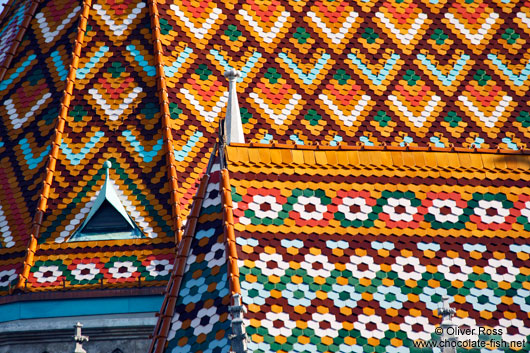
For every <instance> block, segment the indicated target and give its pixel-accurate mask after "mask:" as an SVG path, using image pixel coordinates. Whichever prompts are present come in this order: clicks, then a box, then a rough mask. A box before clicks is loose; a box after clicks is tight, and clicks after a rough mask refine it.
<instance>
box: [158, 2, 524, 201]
mask: <svg viewBox="0 0 530 353" xmlns="http://www.w3.org/2000/svg"><path fill="white" fill-rule="evenodd" d="M159 11H160V14H161V19H160V21H161V22H160V23H161V33H162V36H163V43H164V45H165V68H166V72H167V73H168V87H169V92H170V94H169V97H170V100H171V101H172V102H173V104H174V106H175V112H178V113H179V114H178V117H179V118H178V119H177V122H176V125H175V132H174V136H175V139H176V140H178V139H177V138H178V137H179V136H181V135H183V134H186V135H188V136H191V134H193V133H194V131H195V129H196V126H199V125H200V127H199V129H201V132H202V134H203V137H202V139H201V142H203V141H210V144H211V141H212V139H213V138H214V137H213V135H214V133H213V132H214V131H215V128H216V127H217V124H218V121H219V119H220V118H219V116H220V112H221V108H222V107H223V106H224V104H225V101H226V89H225V88H224V86H226V85H224V84H223V83H224V82H223V80H224V79H223V78H222V74H223V72H224V71H225V69H226V68H227V67H230V66H231V67H235V68H237V69H239V70H241V71H242V73H243V74H242V77H241V79H240V82H239V87H238V90H239V96H240V97H242V98H243V99H241V98H240V104H241V113H242V117H243V122H244V130H245V137H246V139H247V141H253V142H261V141H271V140H273V141H277V142H280V143H285V142H289V141H294V142H295V143H297V144H311V143H315V142H318V143H321V144H329V143H335V142H336V139H340V140H342V141H344V142H345V143H347V144H350V145H352V144H365V145H369V146H370V145H383V144H385V145H394V146H399V145H404V144H407V145H411V146H428V145H433V146H437V147H449V146H462V147H482V148H497V147H500V148H512V149H520V148H524V147H525V146H526V144H527V141H528V126H527V125H528V123H527V121H526V117H527V116H528V113H529V108H528V104H529V102H528V95H527V88H528V87H530V84H529V83H530V82H529V81H528V80H529V75H528V73H529V72H530V71H529V70H530V64H529V62H530V52H528V48H529V47H528V43H529V40H530V30H529V28H530V27H529V25H528V24H529V23H530V21H529V20H528V18H530V3H528V2H525V1H510V2H500V1H480V0H477V1H464V0H454V1H427V0H426V1H412V0H405V1H392V0H388V1H382V0H381V1H316V2H310V1H276V0H271V1H265V2H263V1H260V2H258V1H252V0H250V1H237V0H233V1H226V2H221V1H202V2H189V1H184V0H175V1H169V0H164V1H161V2H160V3H159ZM315 92H316V93H315ZM177 106H178V108H177ZM187 122H188V123H187ZM207 145H208V143H207ZM201 147H202V145H201V146H196V147H195V148H193V149H192V150H191V152H190V154H191V155H192V156H196V155H198V156H201V154H202V153H204V151H203V150H204V148H203V150H201V149H200V148H201ZM193 158H194V157H192V158H190V159H188V160H187V161H184V162H182V163H181V165H180V170H179V172H180V173H181V174H183V175H186V176H187V175H189V174H188V173H190V166H191V168H194V172H193V175H196V174H198V173H200V171H201V170H202V168H203V165H204V163H205V162H204V160H203V161H202V163H199V164H198V167H196V165H197V164H194V163H196V162H197V160H196V159H193ZM191 179H195V178H191ZM188 185H190V184H189V183H188V182H187V181H186V186H185V187H184V189H186V188H187V187H188ZM190 195H192V193H188V195H187V196H186V197H185V200H186V201H185V202H187V201H188V200H189V199H190Z"/></svg>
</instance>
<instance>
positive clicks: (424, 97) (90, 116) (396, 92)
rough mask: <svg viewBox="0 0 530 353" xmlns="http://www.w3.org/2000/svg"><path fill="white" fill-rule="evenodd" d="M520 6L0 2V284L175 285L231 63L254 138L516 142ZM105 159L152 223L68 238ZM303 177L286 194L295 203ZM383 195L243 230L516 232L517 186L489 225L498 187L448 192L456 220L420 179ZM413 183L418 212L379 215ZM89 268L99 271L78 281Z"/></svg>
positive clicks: (523, 131) (525, 5)
mask: <svg viewBox="0 0 530 353" xmlns="http://www.w3.org/2000/svg"><path fill="white" fill-rule="evenodd" d="M529 18H530V3H529V2H528V1H523V0H521V1H509V2H507V1H499V0H491V1H481V0H476V1H467V0H466V1H465V0H454V1H442V0H440V1H428V0H422V1H412V0H403V1H401V0H396V1H390V0H389V1H383V0H380V1H372V0H370V1H364V0H363V1H359V0H353V1H350V2H346V1H303V0H302V1H301V0H298V1H295V0H289V1H277V0H271V1H267V2H261V1H260V2H257V1H253V0H248V1H236V0H230V1H200V2H199V1H194V2H190V1H184V0H172V1H166V0H160V1H154V0H149V1H141V0H124V1H116V2H105V1H102V0H94V1H92V0H83V1H66V0H42V1H37V0H12V1H11V2H10V4H8V6H7V7H6V10H5V11H4V13H3V14H2V16H1V17H0V38H2V40H1V41H0V42H1V44H0V79H1V82H0V116H1V118H0V165H1V166H2V168H1V169H0V231H1V234H0V293H1V294H2V295H5V294H7V293H9V292H10V291H12V290H13V289H14V288H17V289H18V290H26V291H53V290H58V289H63V288H65V287H66V288H70V289H88V288H92V287H93V286H95V285H97V284H96V282H98V281H99V282H98V283H100V282H101V281H102V280H103V282H104V283H105V285H109V286H111V287H112V286H129V287H132V286H136V285H137V283H142V285H148V286H150V285H153V286H159V285H163V284H165V283H166V280H167V278H168V272H167V270H168V269H169V268H170V267H171V264H172V262H173V258H174V247H175V244H176V243H178V241H179V240H180V238H181V236H182V234H181V231H182V220H183V219H185V218H186V216H187V215H188V213H189V210H190V205H191V201H192V196H193V195H195V193H196V188H197V184H198V182H197V181H198V180H199V179H200V177H201V176H202V175H203V174H204V171H205V168H206V166H207V163H208V158H209V154H210V152H211V149H212V146H213V143H214V141H215V140H216V139H217V127H218V123H219V119H220V116H222V110H223V109H224V105H225V104H226V100H227V98H228V92H227V88H226V87H227V85H226V82H225V80H224V78H223V77H222V76H223V72H224V71H225V70H226V69H227V68H229V67H234V68H236V69H238V70H240V71H241V72H242V75H241V78H240V79H239V82H238V89H239V97H240V99H239V101H240V105H241V116H242V119H243V123H244V125H243V128H244V132H245V139H246V141H250V142H255V143H258V142H262V143H268V142H274V141H276V142H280V143H292V144H297V145H302V144H305V145H311V144H317V143H318V144H321V145H332V146H336V145H338V144H340V143H341V142H342V143H346V144H348V145H350V146H354V145H363V146H368V147H369V146H411V147H414V146H423V147H427V146H433V147H444V148H450V147H451V146H456V147H462V148H473V147H477V148H493V149H494V148H501V149H512V150H517V149H525V148H526V147H527V141H528V138H529V137H530V135H529V130H528V128H529V126H530V108H529V105H530V100H529V99H528V87H530V81H529V80H530V79H529V74H530V71H529V70H530V63H529V61H530V54H529V51H528V48H529V45H528V44H529V43H530V26H529V23H530V20H529ZM466 155H467V154H466ZM425 156H426V157H424V158H425V160H426V162H425V163H426V166H427V167H428V165H429V163H430V159H429V158H432V157H427V156H430V154H429V153H427V152H425ZM488 156H489V155H488ZM404 158H405V160H404V163H405V164H408V161H407V160H406V158H408V157H404ZM488 158H489V157H488ZM107 160H110V161H111V162H112V164H113V165H114V166H115V168H114V169H113V171H112V172H111V178H112V180H113V183H114V184H115V187H116V189H117V190H118V191H119V193H120V197H121V198H122V201H123V202H124V204H126V208H127V210H128V212H129V213H130V214H131V217H133V218H134V219H135V222H136V223H137V224H138V225H139V227H140V228H142V229H143V231H144V232H145V233H146V234H148V237H147V238H144V239H136V240H127V241H107V242H105V241H98V242H94V241H93V242H90V241H89V242H67V239H69V237H70V236H71V235H72V234H73V233H74V232H75V230H76V228H77V226H78V225H79V224H81V223H82V220H83V217H84V216H85V215H86V214H87V210H88V209H89V207H90V204H91V201H92V200H93V198H94V197H95V195H96V193H97V192H98V190H99V189H100V188H101V185H102V184H103V182H104V179H103V172H102V171H101V166H102V165H103V163H104V162H105V161H107ZM488 161H489V160H488ZM494 163H495V162H494ZM337 168H338V169H340V168H343V167H342V166H338V167H337ZM264 170H265V169H264ZM367 171H368V169H363V170H360V171H359V175H360V176H362V177H366V173H367ZM432 173H434V174H435V175H437V176H436V177H432V178H434V179H436V178H439V180H445V179H444V178H446V179H447V180H450V181H449V182H450V183H455V182H456V181H455V180H459V178H460V174H459V173H456V174H454V175H453V176H451V177H448V175H449V174H448V173H452V172H451V170H450V168H449V166H447V167H446V168H445V169H444V170H438V171H433V172H432ZM271 175H272V174H271ZM380 178H381V179H380V184H381V185H386V184H385V183H386V181H387V179H385V176H381V177H380ZM359 180H363V179H359ZM492 180H496V179H492ZM433 183H435V182H434V181H433ZM440 183H442V182H441V181H440ZM481 183H482V181H481ZM496 183H501V182H496ZM429 185H430V184H429ZM449 185H452V184H449ZM495 187H497V185H495ZM390 189H392V188H390ZM289 190H291V189H289ZM292 190H293V192H294V194H293V195H294V196H293V195H289V196H285V197H288V198H291V199H292V198H293V197H294V198H296V199H297V198H298V197H299V195H298V191H294V189H292ZM385 190H386V189H385ZM495 190H496V189H495ZM250 192H251V193H252V192H254V191H250ZM388 192H390V193H392V194H385V197H383V196H381V195H379V194H377V193H375V194H371V193H369V194H363V195H365V196H366V197H367V198H368V199H367V200H368V201H367V202H376V203H375V204H373V205H372V204H368V206H370V207H371V208H370V209H371V210H372V211H370V212H368V214H367V216H366V217H368V218H367V219H366V220H362V223H363V226H358V224H359V222H361V221H360V220H358V219H350V218H351V216H350V218H346V216H344V217H345V218H344V219H342V220H341V219H337V220H336V221H331V223H329V222H328V219H327V218H323V219H321V220H318V222H316V221H314V220H304V219H296V218H293V219H292V220H287V219H291V218H285V217H286V216H285V214H284V213H285V212H287V214H289V217H290V215H291V213H292V214H293V215H294V214H296V212H295V211H296V210H283V209H282V210H281V215H282V217H284V216H285V217H284V218H278V219H275V220H274V222H273V221H271V220H268V219H266V220H265V221H262V220H259V217H257V216H255V215H252V212H254V211H253V210H249V211H248V212H247V213H248V215H246V214H245V215H243V216H240V217H243V218H241V219H243V222H250V223H249V224H248V226H249V227H251V228H252V227H262V228H263V226H271V227H276V228H277V229H280V230H282V229H285V226H286V222H287V224H290V222H295V224H299V223H302V224H304V226H305V227H313V226H314V225H315V224H316V229H317V230H318V229H319V227H320V226H319V225H323V224H326V226H327V225H331V226H332V227H337V229H346V228H347V227H350V226H354V227H355V228H356V229H359V232H367V233H369V232H371V230H370V229H372V228H374V227H375V228H377V229H381V232H382V233H384V234H389V235H390V234H394V230H393V229H394V228H395V227H397V228H398V229H402V228H403V229H404V230H406V231H409V230H410V229H414V232H417V233H418V234H424V235H429V236H430V235H431V234H432V232H434V230H436V234H450V233H452V232H455V231H456V230H458V231H462V234H464V235H465V234H468V235H469V234H470V233H465V229H468V228H466V227H467V226H469V225H473V227H475V226H476V229H477V231H478V232H480V234H487V233H488V232H489V233H488V234H490V235H491V236H493V235H495V236H498V234H501V235H502V234H505V233H506V232H508V233H509V232H512V231H515V230H523V229H525V225H524V224H522V223H521V222H522V220H521V219H523V218H524V214H523V213H522V212H523V211H522V208H521V207H522V206H520V204H521V203H522V202H523V201H522V199H521V200H514V199H513V198H512V199H510V198H509V197H508V196H506V197H507V199H506V200H504V199H503V200H497V199H495V201H496V202H497V201H498V202H501V203H502V204H503V205H505V206H503V207H505V209H507V210H509V212H510V216H509V218H507V219H508V220H509V221H506V222H507V223H506V222H505V223H506V224H504V223H502V222H501V223H502V225H501V226H498V227H497V223H495V222H492V223H487V222H486V223H485V222H483V221H482V218H481V217H482V216H481V217H479V218H477V216H473V215H472V214H471V213H469V212H472V211H471V210H474V209H475V208H476V207H479V206H473V205H474V204H473V202H476V204H477V205H481V204H483V203H484V202H491V201H492V200H490V198H491V197H492V196H491V195H490V194H495V195H497V194H498V192H497V191H491V190H489V189H488V187H484V189H480V190H479V191H476V192H473V194H477V196H476V197H477V199H476V200H475V199H473V200H474V201H472V197H471V196H469V195H467V194H465V195H464V194H462V193H461V194H460V195H464V196H460V198H458V197H457V199H456V200H454V201H455V202H457V203H456V204H455V205H464V204H465V205H466V206H465V207H464V206H462V207H463V208H462V209H464V210H465V212H467V213H463V214H462V215H460V214H459V215H458V218H459V221H458V222H453V220H454V216H447V217H445V218H443V217H442V218H443V219H449V221H444V222H440V221H438V220H437V219H436V218H434V220H433V218H432V217H434V216H432V214H431V213H429V212H428V209H429V207H431V208H432V207H435V206H429V205H428V201H425V200H430V199H429V198H428V197H427V196H424V195H423V194H421V193H420V190H419V189H414V190H412V191H408V190H388ZM399 192H402V193H405V192H409V193H408V194H406V195H405V194H403V195H401V194H399ZM411 192H412V193H413V194H414V196H413V197H412V196H411V197H412V199H410V206H409V207H416V208H418V210H419V211H418V212H419V213H418V214H417V215H415V217H413V218H412V219H409V218H404V219H400V220H399V221H395V217H394V218H392V217H390V216H389V215H387V216H385V214H386V213H384V212H383V210H387V209H389V207H392V205H391V204H390V205H389V204H388V202H398V201H399V200H401V199H403V198H405V199H407V197H409V196H410V195H411V194H410V193H411ZM433 192H434V191H433ZM458 192H460V191H458ZM458 192H456V191H449V190H448V191H446V192H445V193H447V194H448V195H449V194H450V195H449V196H448V195H445V194H443V193H442V195H441V196H440V195H439V196H436V197H440V198H441V199H442V200H445V199H444V197H445V198H446V199H450V198H451V197H453V196H454V195H452V193H458ZM320 193H321V192H320V191H319V194H320ZM394 193H396V194H394ZM435 193H439V192H435ZM302 195H303V193H302ZM451 195H452V196H451ZM466 195H467V196H466ZM506 195H508V194H506ZM304 197H305V196H304ZM308 197H309V196H308ZM315 197H317V196H315ZM341 197H343V196H337V195H335V196H334V198H338V199H340V198H341ZM356 197H357V196H356ZM359 197H361V196H359ZM429 197H435V196H429ZM455 197H456V196H455ZM473 197H474V196H473ZM496 197H497V196H496ZM498 197H500V196H498ZM385 200H386V201H385ZM388 200H394V201H388ZM395 200H398V201H395ZM407 200H408V199H407ZM433 200H434V199H433ZM293 202H294V201H293ZM325 202H328V200H327V199H326V201H325ZM330 202H331V203H330V204H329V205H334V203H333V202H335V201H334V199H333V198H332V200H331V201H330ZM356 202H357V201H356ZM359 202H360V201H359ZM385 202H386V203H385ZM399 202H400V201H399ZM510 202H511V203H513V206H511V204H510ZM524 202H526V201H524ZM420 204H421V206H420ZM329 205H324V206H326V207H328V206H329ZM400 205H401V204H400ZM416 205H417V206H416ZM470 205H472V206H470ZM351 206H354V205H351ZM368 206H366V207H365V209H366V208H367V207H368ZM401 206H403V207H405V206H406V205H401ZM322 207H323V206H322ZM330 207H331V208H333V207H334V206H330ZM337 207H338V206H337ZM396 207H397V206H396ZM455 207H456V206H455ZM518 207H519V208H518ZM354 208H355V207H354ZM405 208H406V207H405ZM435 208H436V207H435ZM271 212H272V211H271ZM278 212H280V211H278ZM326 212H332V211H326ZM444 212H446V210H445V209H444ZM503 212H504V211H503ZM254 213H255V212H254ZM273 213H274V212H272V213H271V214H273ZM332 213H333V214H334V215H335V213H340V212H339V211H338V210H337V211H333V212H332ZM519 213H520V214H519ZM274 214H275V213H274ZM326 217H330V216H329V215H326ZM381 217H383V218H381ZM385 217H387V218H386V219H385ZM506 217H508V216H506ZM283 219H285V221H284V220H283ZM252 222H257V223H258V224H254V223H252ZM260 222H265V223H263V224H262V223H260ZM268 222H273V224H271V225H269V224H267V223H268ZM326 222H327V223H326ZM337 222H338V223H337ZM381 222H384V224H383V223H381ZM328 223H329V224H328ZM350 223H351V225H350ZM453 223H454V224H453ZM427 224H430V228H429V227H427ZM455 224H456V225H455ZM383 225H385V226H386V227H387V228H384V227H383ZM400 227H401V228H400ZM414 227H416V228H414ZM458 227H462V228H461V229H458ZM495 227H497V228H498V229H496V228H495ZM276 228H275V229H276ZM375 228H374V229H375ZM470 229H472V230H473V231H474V228H470ZM473 234H474V233H473ZM469 237H471V236H470V235H469ZM153 261H154V262H153ZM155 263H156V264H163V265H160V266H162V267H160V266H158V265H153V264H155ZM79 264H83V266H82V267H85V266H88V267H90V268H91V270H90V271H91V272H90V275H86V276H85V275H83V276H81V277H79V276H77V275H76V273H77V272H76V271H78V270H79ZM122 265H123V266H122ZM116 266H118V267H116ZM150 266H151V267H150ZM152 266H155V268H160V269H161V270H160V271H159V272H156V271H155V272H152V271H151V270H149V269H151V268H152ZM157 266H158V267H157ZM114 268H117V269H118V270H112V269H114ZM113 271H118V272H119V271H123V272H119V273H120V274H119V275H118V274H116V273H115V272H113ZM84 272H86V271H84ZM123 273H125V274H126V275H123Z"/></svg>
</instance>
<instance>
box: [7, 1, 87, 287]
mask: <svg viewBox="0 0 530 353" xmlns="http://www.w3.org/2000/svg"><path fill="white" fill-rule="evenodd" d="M37 5H38V7H37V8H36V10H35V9H34V11H35V16H34V17H33V19H31V21H30V22H29V25H28V26H27V28H25V30H24V31H23V32H22V29H21V28H18V32H17V33H18V34H21V33H22V34H23V37H22V40H21V42H20V43H16V44H17V48H18V49H17V50H16V54H15V55H14V56H13V60H12V61H11V62H12V63H13V65H12V66H11V67H9V68H8V69H7V70H4V71H2V74H3V80H2V81H1V83H0V117H1V118H0V125H1V128H0V165H1V166H2V167H1V168H0V184H1V187H0V224H1V225H2V228H1V234H0V254H1V256H0V293H5V292H6V291H7V290H8V289H9V288H10V287H14V286H15V285H16V283H17V274H18V273H19V272H20V270H21V269H22V266H23V263H24V257H25V250H26V249H27V247H28V241H29V239H30V234H32V231H33V230H34V228H33V229H32V219H33V218H34V217H35V210H36V209H37V207H38V206H41V203H40V202H39V196H40V195H41V187H42V185H43V180H44V177H45V174H46V165H45V164H46V161H47V158H46V157H47V156H48V154H49V152H50V150H51V145H50V144H49V142H50V140H51V139H52V136H53V134H54V127H55V119H56V118H57V115H58V113H59V108H60V106H59V104H57V102H60V99H61V95H62V91H63V90H64V89H65V87H66V84H65V83H66V82H65V79H66V75H67V73H68V70H67V67H68V66H67V65H68V63H70V62H71V60H72V59H71V52H72V50H73V47H72V43H73V41H74V39H75V34H76V27H77V26H76V18H75V16H74V15H79V13H80V10H81V7H80V5H81V4H80V3H79V2H76V1H63V0H49V1H43V2H42V3H41V4H39V3H37V2H18V7H17V6H15V5H12V6H11V8H12V9H13V10H12V12H11V13H12V14H13V15H12V17H10V16H9V12H8V15H7V16H6V17H5V18H4V22H3V23H6V21H7V24H6V26H7V27H4V29H5V31H6V32H5V33H6V36H7V33H8V32H9V33H12V34H13V36H15V37H16V35H17V33H15V32H16V31H15V30H14V29H13V28H14V27H10V26H12V24H13V23H19V19H20V18H22V16H23V14H24V13H27V11H29V10H28V9H33V8H34V6H37ZM8 9H9V7H8ZM8 11H11V10H8ZM20 11H22V12H20ZM70 14H72V15H70ZM28 20H29V18H28ZM13 21H14V22H13ZM22 23H24V21H23V22H22ZM9 28H11V29H9ZM13 31H15V32H13ZM10 36H11V35H10ZM13 36H11V37H8V38H6V42H4V41H2V45H3V44H4V43H7V42H9V40H10V38H13ZM2 53H3V54H2V55H4V54H6V53H7V56H6V57H5V59H6V63H7V61H9V59H8V56H9V55H8V54H9V53H11V52H10V51H9V50H8V51H2ZM40 217H42V215H40ZM37 220H38V219H37Z"/></svg>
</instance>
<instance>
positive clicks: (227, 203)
mask: <svg viewBox="0 0 530 353" xmlns="http://www.w3.org/2000/svg"><path fill="white" fill-rule="evenodd" d="M220 185H221V190H220V192H221V198H222V208H223V220H224V230H225V241H226V254H227V256H228V279H229V282H230V290H231V291H232V298H233V295H234V294H241V287H240V285H239V266H238V264H237V260H238V259H239V258H238V256H237V249H236V237H235V233H234V213H233V205H232V192H231V189H230V176H229V173H228V170H227V169H223V170H221V183H220ZM234 305H240V303H234Z"/></svg>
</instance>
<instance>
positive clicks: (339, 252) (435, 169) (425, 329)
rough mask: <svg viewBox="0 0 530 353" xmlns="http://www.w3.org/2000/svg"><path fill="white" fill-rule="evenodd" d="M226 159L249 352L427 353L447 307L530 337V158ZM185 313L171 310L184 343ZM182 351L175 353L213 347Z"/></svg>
mask: <svg viewBox="0 0 530 353" xmlns="http://www.w3.org/2000/svg"><path fill="white" fill-rule="evenodd" d="M226 160H227V161H226V168H227V170H225V171H224V172H225V173H226V175H227V177H228V176H229V184H230V186H231V196H232V200H233V215H234V218H233V219H234V222H233V223H234V229H235V239H236V244H237V258H238V266H239V271H240V276H239V282H240V288H241V296H242V302H243V304H244V305H245V307H246V309H247V313H246V314H245V324H246V332H247V334H248V337H249V342H248V345H249V350H248V351H249V352H253V353H264V352H415V351H420V350H418V349H417V348H414V342H418V341H422V340H423V341H429V340H431V339H437V338H439V335H437V334H436V333H435V327H437V326H439V324H440V322H441V319H440V317H439V316H438V309H440V307H441V302H442V298H444V297H448V298H449V302H450V306H451V307H452V308H454V309H456V316H455V319H454V321H455V323H456V324H457V325H459V326H462V327H471V328H478V327H485V328H495V329H496V330H500V331H497V332H502V333H501V334H500V335H499V336H498V337H493V339H494V340H501V339H503V340H505V341H507V342H508V341H526V340H528V338H530V329H529V327H530V316H529V314H528V312H529V309H530V307H529V304H530V303H529V302H528V298H530V292H529V291H530V277H529V276H530V267H529V266H528V264H529V262H528V260H529V259H530V247H529V245H528V238H529V237H530V235H529V234H530V233H529V232H528V230H530V227H529V217H530V197H529V196H528V195H530V193H529V191H530V190H529V189H528V181H529V179H530V176H529V175H528V172H527V170H528V165H529V163H530V155H528V154H526V153H519V152H517V153H514V152H511V151H509V150H474V151H470V150H466V149H436V148H435V149H433V148H399V147H387V148H384V149H383V148H368V147H352V146H339V147H334V148H333V147H310V146H307V147H303V146H302V147H298V148H293V147H289V146H287V145H238V144H233V145H232V146H228V147H226ZM215 185H216V184H215ZM208 188H210V186H208ZM218 201H220V200H218ZM199 233H200V232H196V233H195V234H196V236H197V234H199ZM226 239H228V238H226ZM226 239H225V241H226ZM198 249H201V248H200V247H199V248H198ZM193 251H195V250H194V249H193V245H192V247H191V250H190V252H193ZM178 273H179V271H178V269H175V274H178ZM186 276H192V273H190V272H187V273H186ZM174 278H178V275H177V276H175V277H174ZM170 285H171V284H170ZM181 288H184V287H182V286H181ZM235 293H237V292H236V291H233V294H235ZM174 294H176V298H177V299H176V300H177V302H179V301H183V300H190V299H189V298H190V296H189V294H188V292H183V289H181V291H180V292H177V293H174ZM199 300H201V299H199ZM224 305H226V303H224ZM182 309H183V311H182V310H175V311H174V313H173V312H168V311H163V312H162V313H161V314H162V317H167V316H168V315H170V316H171V315H174V316H173V325H175V326H172V327H173V328H172V330H176V335H179V330H178V329H175V327H177V328H179V327H181V326H180V323H178V322H180V321H179V320H180V317H181V316H182V315H183V314H182V313H183V312H186V313H188V312H190V310H187V308H184V307H183V308H182ZM186 315H187V314H186ZM195 315H196V316H193V317H189V318H188V319H189V320H190V321H189V323H190V325H191V327H192V328H194V329H195V327H194V325H193V323H194V322H195V323H197V322H199V321H200V320H199V316H197V314H195ZM194 320H195V321H194ZM175 322H177V324H175ZM197 327H199V326H197ZM186 330H190V329H188V328H187V327H186ZM184 332H187V331H182V334H184ZM476 339H477V338H476ZM480 339H482V340H488V339H489V338H485V337H484V336H483V337H482V338H480ZM185 344H186V342H184V340H183V341H182V342H180V343H177V344H176V345H171V347H169V346H167V351H172V350H173V351H178V352H180V351H186V352H207V351H208V352H209V351H212V350H211V347H209V346H208V345H209V344H210V341H209V340H204V342H203V343H202V344H200V345H198V346H195V347H194V348H193V349H190V347H188V346H186V345H185ZM528 349H530V346H528V345H525V346H524V347H523V350H520V348H513V349H502V350H500V351H506V352H516V351H519V352H520V351H528ZM431 350H432V348H431V349H428V351H431ZM160 351H161V350H158V351H157V352H160ZM219 351H221V350H219ZM489 351H495V347H494V346H492V345H489V346H487V347H486V348H485V349H484V350H481V352H489ZM497 352H498V350H497Z"/></svg>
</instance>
